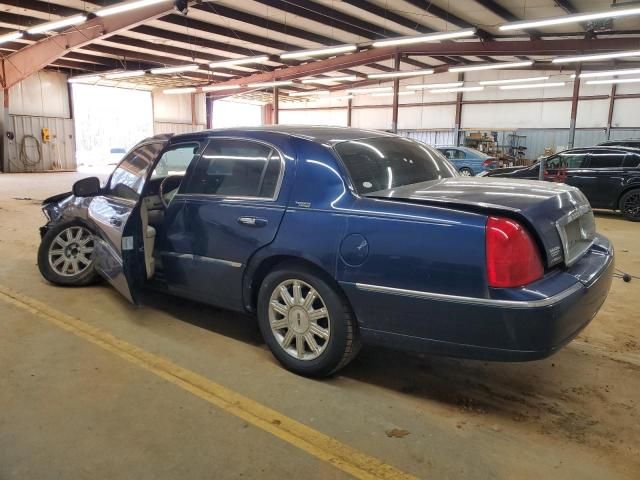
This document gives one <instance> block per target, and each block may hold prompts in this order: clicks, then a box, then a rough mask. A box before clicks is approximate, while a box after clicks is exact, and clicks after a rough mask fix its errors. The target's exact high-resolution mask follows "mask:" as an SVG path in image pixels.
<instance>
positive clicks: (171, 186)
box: [158, 175, 184, 210]
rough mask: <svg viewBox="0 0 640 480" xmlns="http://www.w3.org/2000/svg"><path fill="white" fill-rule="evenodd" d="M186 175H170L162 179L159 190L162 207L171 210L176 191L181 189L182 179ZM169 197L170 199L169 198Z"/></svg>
mask: <svg viewBox="0 0 640 480" xmlns="http://www.w3.org/2000/svg"><path fill="white" fill-rule="evenodd" d="M183 177H184V175H169V176H167V177H164V178H163V179H162V182H160V187H159V188H158V195H159V196H160V202H161V203H162V206H163V207H164V208H165V210H166V209H167V208H169V202H170V201H171V199H172V198H173V196H174V195H175V190H177V189H178V187H180V183H182V178H183ZM167 197H169V198H167Z"/></svg>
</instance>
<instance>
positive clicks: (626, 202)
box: [620, 188, 640, 222]
mask: <svg viewBox="0 0 640 480" xmlns="http://www.w3.org/2000/svg"><path fill="white" fill-rule="evenodd" d="M620 211H621V212H622V215H623V216H624V218H626V219H627V220H631V221H632V222H640V188H635V189H633V190H629V191H628V192H626V193H625V194H624V195H622V197H621V198H620Z"/></svg>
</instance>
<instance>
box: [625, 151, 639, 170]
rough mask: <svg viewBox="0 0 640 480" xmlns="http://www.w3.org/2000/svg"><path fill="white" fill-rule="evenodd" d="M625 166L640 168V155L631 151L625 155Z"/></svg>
mask: <svg viewBox="0 0 640 480" xmlns="http://www.w3.org/2000/svg"><path fill="white" fill-rule="evenodd" d="M622 166H623V167H625V168H638V167H640V155H636V154H634V153H630V154H628V155H626V156H625V157H624V162H623V164H622Z"/></svg>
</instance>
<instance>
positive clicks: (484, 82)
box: [478, 75, 549, 85]
mask: <svg viewBox="0 0 640 480" xmlns="http://www.w3.org/2000/svg"><path fill="white" fill-rule="evenodd" d="M543 80H549V76H548V75H547V76H544V77H527V78H510V79H508V80H482V81H480V82H478V83H479V84H480V85H509V84H511V83H526V82H538V81H543Z"/></svg>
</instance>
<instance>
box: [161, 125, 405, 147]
mask: <svg viewBox="0 0 640 480" xmlns="http://www.w3.org/2000/svg"><path fill="white" fill-rule="evenodd" d="M257 132H264V133H276V134H282V135H289V136H292V137H298V138H305V139H307V140H312V141H315V142H318V143H323V144H329V145H334V144H336V143H340V142H344V141H347V140H356V139H361V138H375V137H395V136H396V135H394V134H392V133H388V132H382V131H376V130H364V129H360V128H350V127H326V126H320V125H318V126H314V125H265V126H262V127H245V128H241V127H238V128H217V129H211V130H204V131H200V132H194V133H185V134H180V135H175V136H174V137H173V138H172V141H173V142H176V141H180V140H186V139H188V138H194V137H202V136H224V135H225V134H227V135H229V136H238V135H243V136H244V135H247V136H251V134H252V133H257Z"/></svg>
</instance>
